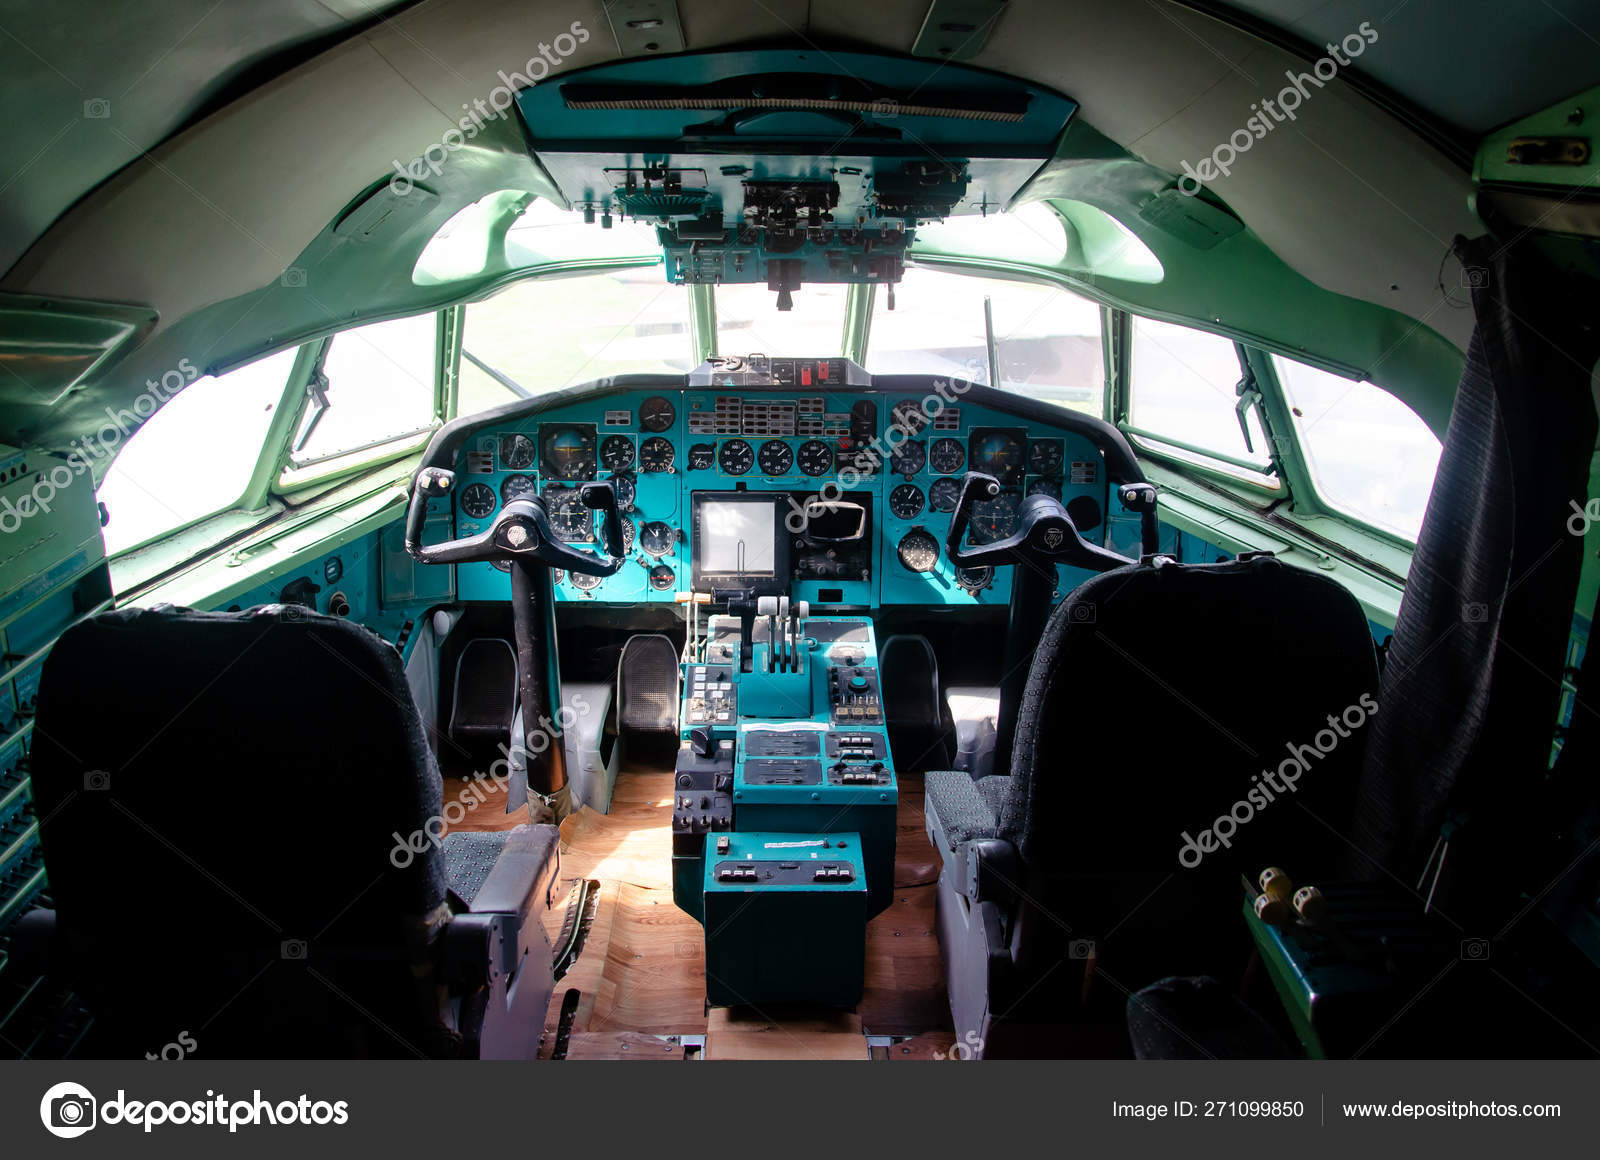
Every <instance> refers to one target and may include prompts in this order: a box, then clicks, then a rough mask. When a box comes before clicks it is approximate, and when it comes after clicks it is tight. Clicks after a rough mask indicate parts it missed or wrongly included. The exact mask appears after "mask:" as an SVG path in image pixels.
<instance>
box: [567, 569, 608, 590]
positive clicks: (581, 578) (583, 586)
mask: <svg viewBox="0 0 1600 1160" xmlns="http://www.w3.org/2000/svg"><path fill="white" fill-rule="evenodd" d="M604 579H605V577H604V576H591V575H589V574H588V573H587V572H574V573H573V574H572V586H573V587H574V588H576V589H578V591H580V592H593V591H594V590H595V589H596V588H598V587H600V582H601V581H602V580H604Z"/></svg>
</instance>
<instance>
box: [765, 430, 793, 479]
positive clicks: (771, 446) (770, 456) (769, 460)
mask: <svg viewBox="0 0 1600 1160" xmlns="http://www.w3.org/2000/svg"><path fill="white" fill-rule="evenodd" d="M756 462H757V463H759V464H760V465H761V474H762V475H788V474H789V468H791V467H793V466H794V452H793V451H791V450H789V445H788V444H787V443H785V442H784V441H783V440H782V439H768V440H767V441H766V442H765V443H763V444H762V445H761V452H760V454H758V455H757V456H756Z"/></svg>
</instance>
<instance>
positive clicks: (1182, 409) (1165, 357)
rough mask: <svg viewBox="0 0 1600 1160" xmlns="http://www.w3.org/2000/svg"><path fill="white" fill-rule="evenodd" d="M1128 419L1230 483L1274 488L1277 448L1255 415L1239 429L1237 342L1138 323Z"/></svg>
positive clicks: (1164, 447)
mask: <svg viewBox="0 0 1600 1160" xmlns="http://www.w3.org/2000/svg"><path fill="white" fill-rule="evenodd" d="M1128 361H1129V368H1128V378H1129V391H1128V417H1129V420H1130V422H1131V424H1132V426H1133V434H1134V435H1135V437H1136V438H1139V439H1141V440H1142V441H1143V442H1145V443H1146V444H1154V445H1155V446H1156V447H1157V448H1158V449H1159V450H1161V451H1164V452H1167V453H1168V454H1171V455H1174V456H1176V457H1177V458H1180V459H1186V460H1189V461H1191V462H1194V463H1201V464H1205V465H1206V466H1210V467H1213V468H1217V469H1219V470H1222V471H1226V472H1228V473H1229V474H1231V475H1234V476H1237V477H1240V478H1245V479H1250V480H1252V481H1254V482H1257V483H1262V482H1267V481H1268V479H1269V468H1270V466H1271V448H1270V447H1269V446H1268V444H1267V439H1266V435H1265V433H1264V432H1263V431H1262V429H1261V420H1260V417H1259V416H1258V415H1257V413H1256V411H1255V409H1254V408H1250V409H1248V410H1246V411H1245V418H1244V423H1245V425H1246V428H1247V429H1248V430H1249V433H1250V438H1249V441H1248V443H1247V442H1246V440H1245V429H1246V428H1241V427H1240V420H1239V413H1238V411H1237V410H1235V407H1236V406H1237V404H1238V402H1239V400H1238V397H1237V395H1236V393H1235V387H1236V386H1237V385H1238V382H1239V379H1240V377H1241V376H1242V371H1241V369H1240V366H1239V352H1238V348H1237V347H1235V346H1234V344H1233V341H1232V340H1231V339H1227V338H1223V337H1222V336H1221V335H1216V334H1208V333H1207V332H1205V331H1203V330H1194V329H1192V328H1190V327H1187V326H1174V325H1173V324H1171V323H1168V322H1156V321H1153V320H1151V319H1148V318H1139V317H1135V318H1134V319H1133V344H1132V349H1131V350H1130V351H1129V354H1128Z"/></svg>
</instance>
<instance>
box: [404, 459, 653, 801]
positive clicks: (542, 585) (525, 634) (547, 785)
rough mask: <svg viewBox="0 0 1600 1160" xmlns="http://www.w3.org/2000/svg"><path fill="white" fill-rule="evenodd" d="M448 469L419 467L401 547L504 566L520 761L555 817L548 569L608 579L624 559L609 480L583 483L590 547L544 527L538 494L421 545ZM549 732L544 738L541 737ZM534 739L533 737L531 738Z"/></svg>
mask: <svg viewBox="0 0 1600 1160" xmlns="http://www.w3.org/2000/svg"><path fill="white" fill-rule="evenodd" d="M455 478H456V477H455V472H453V471H446V470H445V469H443V468H440V467H425V468H423V469H422V470H421V471H419V472H418V473H417V477H416V480H415V481H414V482H413V484H412V489H411V505H410V507H409V508H407V510H406V531H405V545H406V552H407V554H408V555H410V556H411V557H412V558H413V559H416V560H419V561H421V562H422V563H424V564H467V563H473V562H478V561H485V562H490V563H496V562H499V563H506V564H509V565H510V566H511V624H512V631H513V633H514V635H515V636H516V644H517V693H518V696H519V699H520V704H521V708H522V739H523V745H524V751H525V752H526V754H527V761H528V788H529V790H531V791H532V792H535V793H537V794H539V795H540V796H541V797H543V798H544V799H545V800H546V801H547V802H549V803H550V804H551V805H552V806H553V807H554V808H555V809H556V813H557V815H558V817H559V815H561V814H562V813H564V812H565V809H564V804H565V802H564V798H563V799H561V800H556V795H557V794H559V793H560V792H561V791H562V790H563V789H565V788H566V785H567V761H566V747H565V746H564V745H562V744H561V743H560V740H559V734H560V732H561V725H560V724H558V722H560V720H561V672H560V665H559V662H558V660H557V652H556V606H555V590H554V585H553V583H552V581H551V577H550V572H551V570H552V569H554V568H565V569H566V570H567V571H568V572H576V573H579V574H580V575H586V576H611V575H614V574H615V573H616V572H617V571H618V569H620V568H621V567H622V565H623V562H624V561H625V560H626V559H627V557H626V554H625V553H624V552H623V547H622V543H623V541H622V514H621V513H620V512H619V511H618V510H617V493H616V491H615V490H614V489H613V488H612V486H611V484H610V482H604V483H586V484H584V485H583V486H582V487H581V488H580V489H579V492H578V495H579V498H580V500H581V501H582V502H583V505H584V506H585V507H587V508H589V509H591V510H593V511H597V512H599V513H600V516H601V519H600V536H599V544H598V546H597V550H596V551H594V552H585V551H582V550H580V549H578V548H575V547H573V546H572V545H571V544H568V543H566V542H564V541H563V540H562V539H561V538H560V537H559V536H557V535H556V534H555V532H554V531H553V530H552V529H551V527H550V511H549V508H547V507H546V506H545V502H544V499H543V498H542V497H540V496H536V495H530V496H524V497H521V498H519V499H514V500H512V501H511V502H510V503H508V504H506V505H505V506H504V507H502V508H501V509H500V512H499V514H498V515H496V516H495V518H494V522H493V523H491V524H490V525H489V527H488V528H487V529H485V530H484V531H482V532H480V533H478V534H477V535H476V536H465V537H463V538H461V539H459V540H447V541H446V542H445V543H442V544H424V543H423V542H422V531H423V527H424V526H425V525H426V524H427V522H428V501H429V500H431V499H435V498H444V497H446V496H448V495H449V494H450V492H451V490H452V489H453V488H454V487H455ZM549 733H555V734H556V735H557V736H556V737H555V738H554V739H552V738H551V737H550V736H549V735H548V734H549ZM536 739H537V740H536Z"/></svg>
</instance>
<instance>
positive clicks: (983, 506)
mask: <svg viewBox="0 0 1600 1160" xmlns="http://www.w3.org/2000/svg"><path fill="white" fill-rule="evenodd" d="M1021 502H1022V500H1021V497H1020V496H1018V495H1017V493H1016V492H1014V491H1003V492H1001V493H1000V494H999V495H997V496H995V497H994V498H993V499H985V500H979V501H978V502H977V503H975V504H973V505H972V526H971V527H970V528H969V529H968V531H967V539H968V540H969V541H970V542H971V543H974V544H992V543H994V542H996V541H997V540H1003V539H1005V538H1006V537H1007V536H1009V535H1010V534H1011V533H1012V532H1014V531H1016V530H1017V506H1018V505H1019V504H1020V503H1021Z"/></svg>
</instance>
